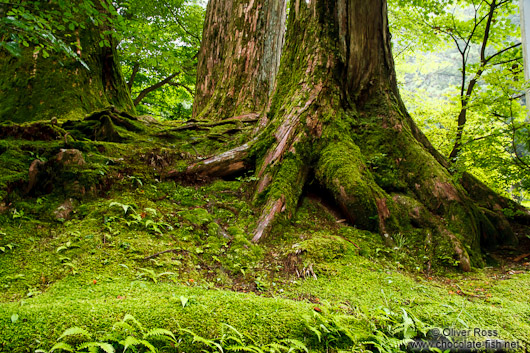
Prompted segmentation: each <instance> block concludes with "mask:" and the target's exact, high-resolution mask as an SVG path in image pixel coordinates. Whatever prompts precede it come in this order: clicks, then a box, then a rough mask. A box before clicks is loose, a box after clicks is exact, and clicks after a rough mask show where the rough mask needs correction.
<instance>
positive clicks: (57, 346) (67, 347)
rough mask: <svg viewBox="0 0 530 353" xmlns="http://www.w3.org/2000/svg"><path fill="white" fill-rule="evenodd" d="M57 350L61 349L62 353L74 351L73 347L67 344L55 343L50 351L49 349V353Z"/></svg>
mask: <svg viewBox="0 0 530 353" xmlns="http://www.w3.org/2000/svg"><path fill="white" fill-rule="evenodd" d="M58 349H61V350H63V351H67V352H73V351H74V347H72V346H71V345H69V344H68V343H64V342H57V343H56V344H54V345H53V347H52V349H50V353H52V352H55V351H56V350H58Z"/></svg>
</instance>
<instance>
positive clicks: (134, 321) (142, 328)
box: [121, 314, 144, 333]
mask: <svg viewBox="0 0 530 353" xmlns="http://www.w3.org/2000/svg"><path fill="white" fill-rule="evenodd" d="M127 321H132V322H133V323H134V324H135V325H136V327H138V329H139V330H140V332H141V333H144V327H143V326H142V324H141V323H140V322H139V321H138V320H136V318H135V317H134V316H132V315H130V314H126V315H125V316H124V317H123V320H121V322H123V323H126V322H127Z"/></svg>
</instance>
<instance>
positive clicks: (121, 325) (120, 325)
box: [112, 321, 136, 333]
mask: <svg viewBox="0 0 530 353" xmlns="http://www.w3.org/2000/svg"><path fill="white" fill-rule="evenodd" d="M112 329H113V330H118V329H122V330H123V331H125V332H127V331H128V332H131V333H133V332H136V328H134V327H132V326H131V325H129V324H128V323H126V322H123V321H120V322H117V323H115V324H114V325H113V326H112Z"/></svg>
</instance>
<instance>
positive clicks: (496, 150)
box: [390, 0, 530, 201]
mask: <svg viewBox="0 0 530 353" xmlns="http://www.w3.org/2000/svg"><path fill="white" fill-rule="evenodd" d="M422 3H423V2H422ZM498 3H501V4H502V6H500V7H498V8H496V10H495V11H494V13H493V17H492V22H491V25H490V28H489V31H488V32H486V27H487V22H488V21H487V19H488V15H489V12H488V11H489V10H490V8H489V6H488V5H487V4H488V3H487V2H485V1H466V0H460V1H450V2H444V3H440V6H439V7H438V8H437V9H436V11H432V9H431V8H427V9H425V8H424V6H423V5H422V4H416V3H411V2H409V1H397V2H394V6H391V8H390V9H391V11H390V12H391V15H392V27H393V31H392V32H393V34H394V39H395V44H396V47H395V48H394V53H395V54H397V55H396V60H397V71H398V74H399V76H400V82H401V86H400V90H401V93H402V96H403V98H404V100H405V102H406V104H407V106H408V109H409V110H410V111H411V113H412V114H413V117H414V119H415V120H416V121H418V122H419V123H420V126H421V128H422V130H423V131H424V132H425V134H426V135H427V136H428V138H429V140H430V141H431V142H432V143H433V145H434V146H435V147H436V148H437V149H438V150H440V151H441V152H442V154H444V155H446V156H449V154H450V153H451V151H452V149H453V148H454V144H455V136H456V132H457V125H458V124H457V120H458V119H457V118H458V115H459V114H460V113H461V111H462V110H463V109H466V110H467V121H466V123H465V127H464V129H463V131H464V133H463V136H462V149H461V152H460V154H459V155H458V158H457V159H456V161H455V163H454V165H453V167H454V171H456V172H462V171H469V172H472V173H473V174H475V175H476V176H478V177H479V178H480V179H481V180H482V181H484V182H485V183H486V184H488V185H489V186H490V187H492V188H493V189H495V190H496V191H498V192H501V193H503V194H505V195H509V196H511V197H513V198H515V199H517V200H519V201H522V200H525V199H527V198H528V196H526V193H527V191H526V190H528V187H529V186H530V184H529V180H528V178H527V175H528V171H529V170H530V168H528V166H529V164H528V161H527V160H526V159H527V158H528V157H527V154H528V153H527V151H528V148H527V147H526V145H527V140H528V138H527V136H528V134H526V130H527V123H526V122H525V119H526V112H525V109H524V106H522V101H521V97H522V93H523V92H524V89H525V87H526V84H525V82H524V76H523V67H522V54H521V48H520V46H519V44H520V43H519V42H520V29H519V13H518V5H519V2H518V1H511V0H510V1H502V2H498ZM485 40H486V42H485ZM484 43H486V45H485V44H484ZM482 48H484V52H483V55H482V56H481V53H482ZM472 80H476V85H475V86H474V88H473V89H472V92H471V94H470V95H469V99H468V101H465V100H466V93H467V92H466V91H467V90H468V88H469V86H470V84H471V82H472ZM463 102H465V104H463Z"/></svg>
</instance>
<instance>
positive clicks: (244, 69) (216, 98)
mask: <svg viewBox="0 0 530 353" xmlns="http://www.w3.org/2000/svg"><path fill="white" fill-rule="evenodd" d="M285 13H286V5H285V0H253V1H244V0H211V1H210V2H209V3H208V8H207V10H206V24H205V27H204V32H203V40H202V46H201V50H200V52H199V63H198V69H197V79H198V81H197V82H198V85H197V96H196V97H195V101H194V105H193V116H194V118H211V119H219V120H222V119H226V118H230V117H232V116H237V115H244V114H246V113H251V112H252V113H253V112H256V111H260V110H263V109H264V108H265V106H266V103H267V101H268V97H269V93H270V92H271V91H272V89H273V87H274V81H275V77H276V73H277V71H278V67H279V64H280V55H281V48H282V46H283V37H284V32H285Z"/></svg>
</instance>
